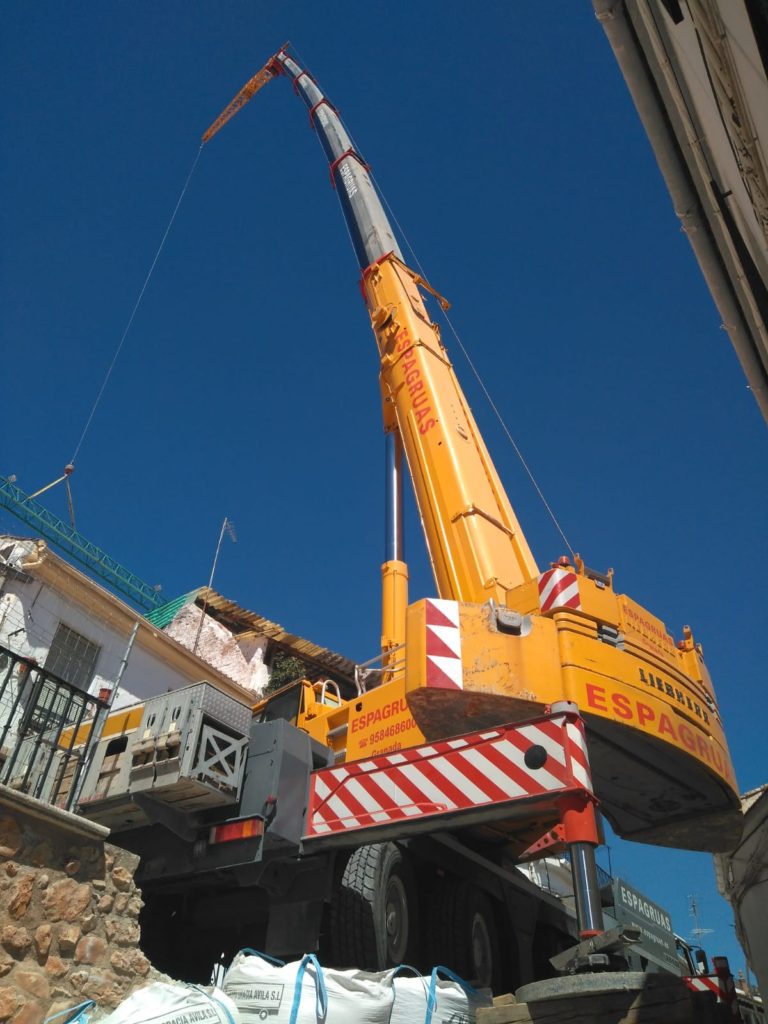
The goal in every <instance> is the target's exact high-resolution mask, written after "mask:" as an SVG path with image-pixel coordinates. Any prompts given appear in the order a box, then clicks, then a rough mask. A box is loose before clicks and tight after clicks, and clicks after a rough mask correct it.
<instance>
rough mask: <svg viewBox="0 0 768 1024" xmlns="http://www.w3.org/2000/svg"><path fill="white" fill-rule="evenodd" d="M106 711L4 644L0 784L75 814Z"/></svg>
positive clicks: (103, 704)
mask: <svg viewBox="0 0 768 1024" xmlns="http://www.w3.org/2000/svg"><path fill="white" fill-rule="evenodd" d="M106 709H107V704H106V702H105V701H103V700H100V699H99V698H98V697H93V696H91V695H90V694H89V693H86V692H85V691H84V690H81V689H79V688H78V687H77V686H74V685H73V684H72V683H68V682H66V680H64V679H61V678H59V677H58V676H55V675H53V673H51V672H47V671H46V670H45V669H44V668H42V667H41V666H40V665H37V664H36V663H35V661H34V659H30V658H29V657H25V656H24V655H22V654H19V653H18V652H15V651H12V650H10V649H9V648H7V647H4V646H3V645H2V644H0V783H3V784H4V785H6V786H9V787H11V788H12V789H16V790H19V791H21V792H23V793H26V794H28V795H29V796H33V797H36V798H37V799H39V800H43V801H45V802H46V803H49V804H53V805H55V806H57V807H63V808H64V809H65V810H71V808H72V806H73V804H74V800H75V797H76V794H77V790H78V787H79V784H80V780H81V778H82V772H83V770H84V768H85V765H86V764H87V759H88V756H89V753H90V748H91V742H92V740H93V739H94V738H95V728H96V723H97V721H99V718H100V717H102V716H103V715H102V716H100V715H99V712H102V713H104V712H106Z"/></svg>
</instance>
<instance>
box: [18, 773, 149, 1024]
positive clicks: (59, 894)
mask: <svg viewBox="0 0 768 1024" xmlns="http://www.w3.org/2000/svg"><path fill="white" fill-rule="evenodd" d="M107 835H108V830H107V829H105V828H103V827H102V826H100V825H95V824H93V823H92V822H88V821H86V820H85V819H83V818H81V817H79V816H77V815H74V814H69V813H68V812H66V811H61V810H59V809H57V808H52V807H49V806H48V805H46V804H43V803H41V802H40V801H37V800H34V799H31V798H29V797H26V796H23V795H21V794H19V793H16V792H14V791H12V790H9V789H7V788H6V787H4V786H0V1021H1V1022H6V1021H7V1022H9V1024H40V1022H41V1021H43V1020H44V1019H45V1018H46V1017H48V1016H50V1015H51V1014H53V1013H56V1012H57V1011H58V1010H63V1009H66V1008H68V1007H70V1006H73V1005H75V1004H77V1003H78V1002H80V1001H82V1000H84V999H94V1000H95V1001H96V1003H97V1005H98V1006H100V1007H103V1008H105V1009H109V1008H112V1007H114V1006H116V1005H117V1004H118V1003H119V1002H120V1001H121V1000H122V999H123V998H124V997H125V996H126V995H127V994H128V993H129V992H131V991H133V990H134V989H135V988H137V987H139V986H140V985H141V984H145V983H146V982H147V981H148V980H150V977H149V975H150V964H149V961H148V960H147V958H146V957H145V956H144V954H143V953H142V952H141V951H140V949H139V938H140V931H139V924H138V917H139V912H140V910H141V907H142V901H141V893H140V892H139V890H138V889H137V888H136V886H135V884H134V881H133V874H134V871H135V869H136V865H137V863H138V858H137V857H135V856H134V855H133V854H129V853H126V852H125V851H123V850H119V849H117V848H116V847H114V846H111V845H110V844H109V843H107V842H105V839H106V836H107Z"/></svg>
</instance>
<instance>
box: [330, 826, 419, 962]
mask: <svg viewBox="0 0 768 1024" xmlns="http://www.w3.org/2000/svg"><path fill="white" fill-rule="evenodd" d="M330 926H331V934H330V947H331V956H332V958H333V962H334V963H335V964H336V965H337V966H339V967H362V968H365V969H367V970H370V971H383V970H386V969H387V968H388V967H395V966H397V965H398V964H401V963H403V962H405V961H407V960H410V959H411V957H412V953H413V951H414V949H415V946H416V942H415V939H416V935H417V934H418V925H417V901H416V885H415V880H414V876H413V870H412V868H411V865H410V864H409V863H408V860H407V858H406V854H405V853H404V851H403V850H402V849H401V848H400V847H399V846H397V845H396V844H395V843H376V844H374V845H373V846H362V847H360V849H359V850H355V852H354V853H353V854H352V856H351V857H350V858H349V860H348V861H347V864H346V867H345V868H344V873H343V875H342V878H341V884H340V887H339V889H338V891H337V892H336V893H335V895H334V897H333V901H332V903H331V915H330Z"/></svg>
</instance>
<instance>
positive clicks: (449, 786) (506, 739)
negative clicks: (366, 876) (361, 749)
mask: <svg viewBox="0 0 768 1024" xmlns="http://www.w3.org/2000/svg"><path fill="white" fill-rule="evenodd" d="M570 745H572V744H571V743H570V740H569V738H568V736H567V734H566V725H565V721H564V719H563V717H562V716H553V717H552V718H546V719H537V720H536V721H535V722H532V723H529V724H527V725H520V726H507V727H503V728H500V729H493V730H491V731H488V732H482V733H473V734H471V735H469V736H462V737H459V738H457V739H452V740H443V741H440V742H438V743H432V744H428V745H426V746H421V747H411V748H409V749H407V750H403V751H397V752H396V753H390V754H382V755H380V756H379V757H376V758H372V759H371V760H368V761H354V762H351V763H350V764H348V765H339V766H338V767H335V768H324V769H322V770H320V771H317V772H314V773H313V775H312V782H311V791H310V807H309V815H308V819H309V827H308V830H307V836H306V838H311V837H313V836H321V835H324V834H325V835H327V834H328V833H334V832H336V833H338V832H342V831H347V830H350V829H362V828H370V827H371V826H372V825H383V824H387V823H391V822H399V821H407V820H408V819H409V818H415V817H418V818H423V817H425V816H430V815H437V814H444V813H446V812H448V813H450V812H452V811H461V810H469V809H474V808H478V807H487V806H488V805H492V804H502V805H504V804H508V803H509V802H510V801H514V800H519V799H521V798H523V797H531V796H539V795H544V794H549V793H557V792H561V791H563V790H573V789H579V788H582V784H581V783H580V782H577V781H576V780H575V779H574V776H573V773H572V770H571V768H572V758H571V757H569V754H568V747H569V746H570ZM532 746H539V747H543V748H544V750H545V751H546V754H547V756H546V759H545V761H544V764H543V765H542V766H541V767H540V768H529V767H528V766H527V765H526V763H525V754H526V751H528V750H529V749H530V748H531V747H532Z"/></svg>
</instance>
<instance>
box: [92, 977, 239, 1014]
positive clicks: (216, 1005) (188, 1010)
mask: <svg viewBox="0 0 768 1024" xmlns="http://www.w3.org/2000/svg"><path fill="white" fill-rule="evenodd" d="M150 1021H151V1022H152V1024H240V1015H239V1014H238V1012H237V1007H236V1006H235V1004H234V1003H233V1002H232V1000H231V999H230V998H229V996H227V995H225V993H224V992H222V991H221V989H218V988H214V989H204V988H200V987H199V986H197V985H181V984H168V983H166V982H162V981H157V982H154V983H153V984H152V985H145V986H144V988H140V989H138V990H137V991H136V992H134V993H133V994H132V995H130V996H128V998H127V999H124V1000H123V1001H122V1003H120V1005H119V1006H118V1007H117V1009H116V1010H113V1011H112V1013H110V1015H109V1016H108V1017H105V1018H104V1019H103V1020H102V1022H101V1024H148V1022H150Z"/></svg>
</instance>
